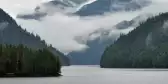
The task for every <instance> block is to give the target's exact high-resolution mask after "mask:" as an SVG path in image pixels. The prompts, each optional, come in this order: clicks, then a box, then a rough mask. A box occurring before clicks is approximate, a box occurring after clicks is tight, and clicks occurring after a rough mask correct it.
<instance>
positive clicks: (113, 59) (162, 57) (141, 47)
mask: <svg viewBox="0 0 168 84" xmlns="http://www.w3.org/2000/svg"><path fill="white" fill-rule="evenodd" d="M167 20H168V13H164V14H160V15H159V16H156V17H152V18H149V19H148V20H147V21H146V22H144V23H142V24H140V26H138V27H137V28H136V29H134V30H133V31H131V32H130V33H129V34H128V35H121V36H120V38H119V39H118V40H117V41H115V43H114V44H112V45H111V46H109V47H107V48H106V50H105V51H104V54H103V55H102V58H101V62H100V64H101V67H103V68H168V63H167V60H168V51H167V50H168V47H167V46H168V31H167V29H168V25H167Z"/></svg>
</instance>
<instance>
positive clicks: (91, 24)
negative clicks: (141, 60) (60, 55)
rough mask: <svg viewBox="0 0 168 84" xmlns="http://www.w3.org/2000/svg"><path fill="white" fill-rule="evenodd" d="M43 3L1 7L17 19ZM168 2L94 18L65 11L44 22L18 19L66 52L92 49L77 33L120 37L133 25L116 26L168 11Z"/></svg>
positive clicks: (156, 0)
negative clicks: (19, 14)
mask: <svg viewBox="0 0 168 84" xmlns="http://www.w3.org/2000/svg"><path fill="white" fill-rule="evenodd" d="M41 2H42V0H29V1H24V0H12V1H11V0H1V3H0V7H1V8H3V9H4V10H5V11H7V12H8V13H9V14H10V15H12V16H13V17H14V18H15V17H16V15H17V14H18V13H20V12H30V11H32V10H34V8H35V7H36V6H37V5H38V4H39V3H41ZM9 4H10V6H9ZM30 4H31V5H30ZM167 4H168V1H167V0H152V4H151V5H149V6H147V7H145V8H143V9H141V10H138V11H131V12H124V11H121V12H117V13H113V14H110V13H109V14H108V13H107V14H104V15H101V16H92V17H79V16H68V15H66V14H63V13H55V14H54V15H51V16H46V17H44V18H42V19H41V21H37V20H21V19H17V18H15V19H16V20H17V22H18V24H19V25H21V26H22V27H23V28H26V29H27V30H28V31H29V32H34V33H37V34H39V35H40V36H41V38H42V39H45V40H46V42H47V43H49V44H52V45H53V46H54V47H56V48H58V49H59V50H60V51H62V52H64V53H68V52H71V51H81V50H84V49H86V48H88V46H87V45H86V43H85V42H83V43H81V42H78V41H76V39H75V37H77V36H82V38H84V40H85V41H87V40H88V35H89V34H90V33H93V32H94V31H96V30H98V29H104V30H110V31H111V33H110V34H111V36H113V37H118V36H119V35H120V33H128V32H129V31H131V30H132V29H133V27H130V28H129V29H125V30H122V29H116V28H115V27H113V26H114V25H116V24H117V23H119V22H121V21H123V20H127V21H129V20H132V19H133V18H135V17H137V16H138V15H143V16H144V17H142V18H139V20H140V21H141V20H145V19H146V18H147V17H148V16H146V17H145V15H147V14H155V15H156V14H159V13H160V12H167V11H168V9H167V7H168V6H167Z"/></svg>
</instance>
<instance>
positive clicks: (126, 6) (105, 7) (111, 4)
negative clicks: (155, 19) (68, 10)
mask: <svg viewBox="0 0 168 84" xmlns="http://www.w3.org/2000/svg"><path fill="white" fill-rule="evenodd" d="M149 4H150V1H149V0H94V1H93V2H92V3H89V4H85V5H83V6H82V7H81V8H80V9H79V10H78V11H77V12H76V13H75V14H77V15H80V16H91V15H102V14H104V13H106V12H111V13H114V12H118V11H135V10H137V9H141V8H143V7H145V6H147V5H149Z"/></svg>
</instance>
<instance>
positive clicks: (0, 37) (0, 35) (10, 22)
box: [0, 9, 70, 65]
mask: <svg viewBox="0 0 168 84" xmlns="http://www.w3.org/2000/svg"><path fill="white" fill-rule="evenodd" d="M0 44H8V45H10V44H11V45H19V44H23V45H24V46H27V47H28V48H31V49H36V50H38V49H43V48H46V49H48V50H49V51H51V52H52V53H53V54H54V55H55V56H59V58H60V61H61V64H62V65H70V62H69V58H68V57H67V56H65V55H64V54H63V53H61V52H59V51H58V50H57V49H55V48H54V47H52V45H49V44H47V43H46V42H45V41H44V40H42V39H41V38H40V36H38V35H34V34H33V33H29V32H27V31H26V30H24V29H23V28H22V27H21V26H19V25H18V24H17V23H16V21H15V20H14V19H13V18H12V17H10V16H9V15H8V14H7V13H6V12H4V11H3V10H2V9H0Z"/></svg>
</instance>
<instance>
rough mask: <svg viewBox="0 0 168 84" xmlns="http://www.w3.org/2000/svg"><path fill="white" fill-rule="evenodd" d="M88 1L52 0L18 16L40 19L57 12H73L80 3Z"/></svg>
mask: <svg viewBox="0 0 168 84" xmlns="http://www.w3.org/2000/svg"><path fill="white" fill-rule="evenodd" d="M86 1H87V0H52V1H48V2H44V3H41V4H40V5H39V6H37V7H36V8H35V9H34V11H33V12H32V13H29V14H18V15H17V18H21V19H35V20H40V19H41V18H43V17H45V16H47V15H52V14H54V13H56V12H59V13H65V14H71V13H73V12H74V11H76V8H77V7H78V6H79V5H80V4H82V3H84V2H86Z"/></svg>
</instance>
